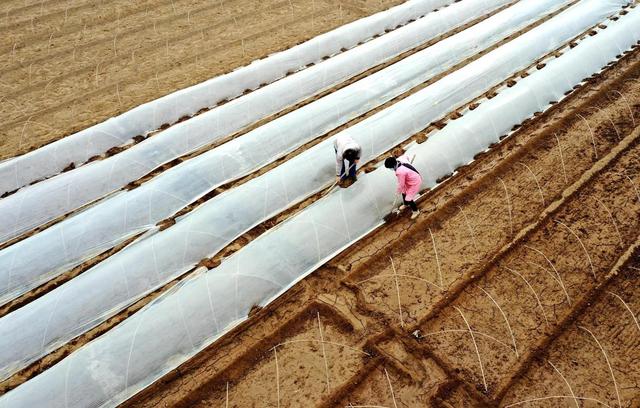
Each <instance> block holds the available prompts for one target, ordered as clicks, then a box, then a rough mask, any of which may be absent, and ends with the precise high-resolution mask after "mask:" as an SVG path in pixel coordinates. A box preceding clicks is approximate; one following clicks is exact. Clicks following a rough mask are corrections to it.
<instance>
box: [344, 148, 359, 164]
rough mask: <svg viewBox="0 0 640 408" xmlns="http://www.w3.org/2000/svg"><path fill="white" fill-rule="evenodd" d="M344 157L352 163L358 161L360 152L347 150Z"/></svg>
mask: <svg viewBox="0 0 640 408" xmlns="http://www.w3.org/2000/svg"><path fill="white" fill-rule="evenodd" d="M342 157H344V158H345V159H346V160H349V161H350V162H353V161H356V160H358V152H356V151H355V150H352V149H347V150H345V151H344V153H342Z"/></svg>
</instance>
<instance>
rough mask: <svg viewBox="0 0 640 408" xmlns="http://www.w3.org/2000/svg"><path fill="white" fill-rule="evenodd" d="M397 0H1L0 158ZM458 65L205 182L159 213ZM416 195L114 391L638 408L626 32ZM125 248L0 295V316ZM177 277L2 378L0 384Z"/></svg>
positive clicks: (248, 403) (638, 238)
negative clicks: (288, 284)
mask: <svg viewBox="0 0 640 408" xmlns="http://www.w3.org/2000/svg"><path fill="white" fill-rule="evenodd" d="M98 3H99V4H98ZM398 3H400V1H399V0H380V1H379V0H360V1H356V0H351V1H335V0H314V1H312V0H285V1H277V0H265V1H261V2H256V1H250V0H225V1H220V2H218V1H204V0H141V1H136V2H131V1H124V0H105V1H102V2H94V1H89V0H68V1H62V0H43V1H35V0H6V1H4V2H3V3H2V4H1V5H0V32H1V33H3V34H4V35H3V36H1V38H0V53H2V55H3V58H2V59H1V61H0V72H2V77H1V79H0V110H1V113H0V114H1V115H2V118H3V121H2V123H1V124H0V160H1V159H4V158H8V157H12V156H15V155H18V154H21V153H25V152H27V151H30V150H32V149H34V148H37V147H39V146H42V145H45V144H47V143H50V142H52V141H54V140H57V139H59V138H61V137H64V136H66V135H69V134H71V133H73V132H75V131H78V130H81V129H83V128H86V127H87V126H90V125H92V124H95V123H99V122H101V121H103V120H105V119H107V118H109V117H112V116H114V115H117V114H118V113H121V112H124V111H126V110H128V109H130V108H132V107H135V106H137V105H139V104H141V103H144V102H148V101H150V100H153V99H156V98H158V97H160V96H162V95H164V94H167V93H169V92H172V91H175V90H177V89H181V88H184V87H186V86H189V85H193V84H196V83H199V82H202V81H203V80H206V79H208V78H211V77H213V76H215V75H219V74H221V73H224V72H229V71H231V70H233V69H235V68H237V67H239V66H242V65H245V64H247V63H249V62H250V61H252V60H255V59H258V58H263V57H265V56H267V55H269V54H271V53H273V52H275V51H278V50H282V49H286V48H289V47H291V46H293V45H295V44H297V43H300V42H302V41H304V40H306V39H309V38H312V37H314V36H316V35H318V34H320V33H322V32H325V31H328V30H330V29H332V28H335V27H338V26H340V25H343V24H345V23H347V22H350V21H353V20H356V19H358V18H361V17H363V16H366V15H369V14H372V13H375V12H378V11H381V10H384V9H386V8H388V7H390V6H392V5H395V4H398ZM464 28H465V27H460V28H459V29H457V30H456V31H453V32H450V33H446V34H443V36H442V37H441V38H438V39H436V40H434V42H435V41H437V40H440V39H442V38H446V37H447V36H449V35H452V34H454V33H455V32H459V31H461V30H463V29H464ZM528 29H529V28H528ZM525 31H526V30H525ZM518 34H520V33H518ZM506 41H507V40H505V41H503V42H501V43H500V44H497V45H496V46H495V47H493V48H496V47H498V46H499V45H501V44H504V43H505V42H506ZM427 45H428V44H425V46H423V47H421V48H420V49H422V48H425V47H426V46H427ZM418 50H419V49H416V50H412V51H410V52H408V53H406V54H404V55H402V56H400V57H398V58H397V59H395V60H393V61H390V62H388V63H387V64H384V65H380V66H378V67H375V68H373V69H372V70H370V71H367V72H365V73H363V74H361V75H360V76H358V77H357V78H353V79H351V80H350V81H349V82H348V83H352V82H354V81H356V80H357V79H360V78H362V77H366V76H368V75H371V73H373V72H376V71H378V70H380V69H382V68H384V67H385V66H388V65H390V64H392V63H393V62H395V61H398V60H400V59H402V58H404V57H406V56H407V55H410V54H412V53H414V52H417V51H418ZM488 51H489V50H487V52H488ZM480 55H481V54H480ZM552 56H559V55H552ZM478 57H479V55H476V56H474V57H473V58H471V59H469V60H467V61H464V62H463V63H461V64H460V66H463V65H466V64H468V63H469V62H470V61H471V60H473V59H475V58H478ZM536 65H538V68H539V69H541V70H542V69H544V68H545V67H544V64H540V61H536V62H535V63H534V64H533V65H532V66H533V67H535V66H536ZM457 68H458V67H454V68H453V69H451V70H450V71H448V72H446V73H443V74H442V75H441V76H439V77H437V78H433V79H432V80H430V81H429V82H427V83H424V84H421V85H420V86H418V87H416V88H414V89H412V90H411V91H409V92H407V93H405V94H403V95H401V96H400V97H398V98H396V99H394V100H393V101H390V102H388V103H387V104H385V105H383V106H381V107H379V108H377V109H376V110H374V111H371V112H369V113H367V114H366V115H363V116H361V117H359V118H357V119H354V120H352V121H350V122H349V123H347V124H345V125H343V126H341V127H340V128H337V129H334V130H332V131H331V132H329V133H327V134H326V135H323V136H322V137H321V138H318V139H316V140H314V141H313V142H311V143H308V144H306V145H305V146H303V147H301V148H299V149H297V150H296V151H294V152H292V153H290V154H289V155H287V156H286V157H284V158H282V159H280V160H278V161H277V162H275V163H273V164H270V165H268V166H266V167H264V168H263V169H261V170H259V171H256V172H253V173H251V174H250V175H249V176H247V177H244V178H242V179H240V180H237V181H234V182H233V183H230V184H228V185H225V186H222V187H220V188H218V189H216V190H215V191H214V192H212V193H210V194H207V195H205V196H204V197H202V198H201V199H200V200H199V201H198V202H196V203H193V204H191V205H189V206H187V207H186V208H185V209H184V210H182V211H181V212H180V213H179V214H178V215H177V216H176V217H178V216H182V215H185V214H187V213H189V212H190V211H192V210H193V209H194V208H196V207H197V206H198V205H200V204H202V203H204V202H206V201H207V200H209V199H211V198H212V197H214V196H216V195H218V194H220V193H222V192H224V191H226V190H228V189H231V188H234V187H235V186H238V185H241V184H243V183H245V182H246V181H247V180H249V179H251V178H254V177H256V176H259V175H260V174H263V173H264V172H265V171H267V170H269V169H272V168H274V167H275V166H277V165H279V164H281V163H282V162H284V161H286V160H288V159H289V158H291V157H294V156H296V155H297V154H299V153H300V152H301V151H303V150H305V149H307V148H309V147H310V146H313V145H315V144H316V143H318V142H319V141H321V140H324V139H325V138H326V137H329V136H331V135H333V134H335V133H337V132H338V131H340V130H342V129H344V128H347V127H350V126H353V125H354V124H355V123H357V122H359V121H361V120H363V119H365V118H367V117H369V116H371V115H372V114H373V113H375V112H377V111H379V110H381V109H383V108H385V107H387V106H391V105H392V104H394V103H396V102H397V101H398V100H401V99H403V98H405V97H407V96H409V95H411V94H413V93H415V92H417V91H418V90H420V89H422V88H424V87H425V86H427V85H429V84H431V83H433V82H435V81H436V80H438V79H439V78H441V77H443V76H445V75H446V74H448V73H450V72H453V71H454V70H455V69H457ZM519 79H520V75H516V76H514V77H512V78H508V79H507V80H505V81H504V82H503V83H502V84H501V85H499V86H496V87H495V88H494V89H492V90H491V91H489V92H487V93H486V94H485V95H484V96H483V97H481V98H478V99H477V100H475V101H473V102H472V103H469V104H468V105H466V106H462V107H460V108H459V109H458V110H457V112H456V113H454V114H452V115H450V116H449V117H447V118H443V120H442V121H440V122H439V123H434V124H433V125H432V126H431V127H430V128H428V129H426V130H425V131H424V132H421V133H420V134H417V135H415V136H414V137H413V139H412V140H414V141H421V140H424V139H425V138H427V137H429V133H430V132H431V131H432V130H434V129H436V128H441V127H443V126H446V125H447V124H448V123H451V122H452V121H455V120H457V119H458V118H459V117H460V116H461V115H462V116H463V115H464V114H465V113H467V112H469V109H475V108H476V107H477V104H478V103H482V102H483V101H484V100H486V99H487V98H492V97H493V96H494V95H495V92H498V93H499V92H500V90H501V89H504V88H505V87H507V86H509V87H510V86H513V83H514V81H515V82H517V80H519ZM345 85H346V84H341V85H340V86H339V87H336V88H333V89H330V90H326V91H325V92H324V93H323V94H322V95H326V94H329V93H331V92H334V91H335V90H336V89H339V88H341V87H343V86H345ZM322 95H316V96H314V97H313V98H310V99H309V100H306V101H304V102H303V103H301V104H299V105H297V106H295V107H292V108H290V109H289V110H288V111H291V110H293V109H296V108H297V107H299V106H302V105H304V104H307V103H310V102H312V101H314V100H317V99H318V98H320V97H321V96H322ZM283 113H284V112H283ZM283 113H280V114H279V115H282V114H283ZM279 115H276V116H279ZM274 117H275V116H274ZM272 119H273V117H271V118H266V119H265V122H266V121H269V120H272ZM255 126H257V124H256V125H255ZM255 126H254V127H255ZM242 133H246V131H243V132H242ZM27 135H28V136H27ZM237 136H238V135H233V137H237ZM404 146H406V144H403V146H400V147H396V149H399V148H401V147H404ZM213 147H215V146H207V147H206V148H203V149H201V150H200V151H198V152H196V153H193V154H190V155H189V156H185V157H182V158H180V159H179V160H177V161H175V162H172V163H169V164H167V165H165V166H163V167H162V168H160V169H158V170H156V171H154V172H153V173H151V174H149V175H148V176H145V177H144V178H142V179H140V180H137V181H136V182H134V183H132V184H131V185H129V186H128V187H127V188H129V189H134V188H136V187H137V186H139V185H141V184H143V183H145V182H146V181H148V180H150V179H151V178H153V177H155V176H156V175H158V174H161V173H162V172H164V171H166V170H167V169H169V168H171V167H173V166H175V165H176V164H178V163H180V162H181V161H184V160H188V159H189V158H191V157H195V156H198V155H199V154H202V152H204V151H208V150H210V149H211V148H213ZM117 153H118V151H116V152H113V154H117ZM320 198H321V197H320V195H315V196H313V197H310V198H308V199H307V200H305V201H304V202H302V203H300V204H298V205H296V206H295V207H294V208H291V209H289V210H287V211H285V212H283V213H281V214H279V215H277V216H276V217H274V218H272V219H270V220H268V221H266V222H264V223H262V224H260V225H259V226H257V227H255V228H253V229H252V230H251V231H249V232H247V233H246V234H244V235H243V236H242V237H240V238H238V239H237V240H236V241H235V242H233V243H232V244H231V245H229V246H228V247H227V248H225V250H223V251H222V252H221V253H219V254H217V255H216V256H214V257H213V258H211V259H203V260H202V262H201V265H202V266H205V267H209V268H211V267H214V266H216V265H217V264H218V263H219V262H220V261H221V260H222V259H223V258H224V257H227V256H229V255H230V254H232V253H234V252H236V251H238V250H239V249H241V248H242V247H243V246H245V245H246V244H247V243H248V242H251V241H252V240H254V239H256V238H257V237H258V236H260V235H261V234H262V233H264V232H265V231H268V230H269V229H270V228H272V227H273V226H274V225H276V224H277V223H279V222H281V221H283V220H286V219H288V218H289V217H291V216H292V215H293V214H295V213H296V212H298V211H300V210H301V209H304V208H305V207H307V206H309V205H310V204H312V203H314V202H316V201H317V200H318V199H320ZM419 206H420V207H421V209H422V212H423V214H422V215H421V216H420V217H419V218H418V219H417V220H416V221H410V220H408V217H400V218H396V219H393V220H391V221H390V222H388V223H386V224H385V225H384V226H383V227H381V228H379V229H378V230H376V231H375V232H374V233H371V234H369V235H368V236H366V237H365V238H364V239H362V240H361V241H359V242H358V243H357V244H355V245H353V246H351V247H350V248H348V249H347V250H345V251H343V252H342V253H340V254H339V255H337V256H336V257H335V258H333V259H332V260H331V261H330V262H328V263H326V264H325V265H323V266H322V267H321V268H319V269H318V270H317V271H316V272H314V273H313V274H311V275H310V276H309V277H307V278H306V279H304V280H302V281H300V282H299V283H297V284H296V285H295V286H294V287H293V288H291V289H290V290H289V291H288V292H287V293H286V294H284V295H283V296H281V297H280V298H278V299H277V300H276V301H275V302H273V303H272V304H270V305H269V306H267V307H265V308H263V309H257V310H255V311H254V313H253V314H252V316H251V318H250V319H249V320H248V321H246V322H244V323H242V324H241V325H239V326H237V327H236V328H234V329H233V330H232V331H231V332H230V333H228V334H227V335H225V336H224V337H223V338H221V339H220V340H219V341H217V342H215V343H214V344H212V345H211V346H209V347H208V348H206V349H205V350H204V351H202V352H201V353H199V354H198V355H197V356H196V357H195V358H193V359H191V360H190V361H188V362H186V363H184V364H182V365H181V366H180V367H178V368H177V369H175V370H174V371H172V372H171V373H169V374H168V375H166V376H164V377H163V378H162V379H160V380H159V381H157V382H156V383H155V384H153V385H152V386H151V387H149V388H147V389H146V390H144V391H142V392H141V393H139V394H138V395H136V396H135V397H134V398H132V399H130V400H129V401H127V402H126V403H124V404H123V405H124V406H128V407H149V408H151V407H225V408H226V407H238V408H240V407H242V408H244V407H274V408H275V407H278V408H279V407H283V408H284V407H347V408H348V407H353V408H355V407H362V408H364V407H372V408H373V407H379V408H381V407H383V408H400V407H425V406H434V407H478V406H491V407H494V406H496V407H497V406H500V407H520V406H521V407H572V406H575V407H596V406H605V407H618V406H619V407H628V408H631V407H640V322H639V319H640V287H639V286H638V282H640V48H638V47H636V48H635V49H634V50H633V51H631V52H628V53H625V54H624V55H622V56H621V58H620V59H619V60H618V61H617V62H616V63H615V64H610V66H609V67H608V68H607V69H606V70H604V71H603V72H602V73H600V74H598V75H594V76H593V77H591V78H590V79H589V80H588V81H586V82H585V83H584V84H583V85H581V86H580V87H577V88H576V89H575V91H574V92H573V93H572V94H571V95H570V96H569V97H567V98H566V99H564V100H563V101H562V102H561V103H557V104H554V106H553V107H552V108H551V109H549V110H548V111H547V112H544V113H540V114H537V115H536V116H535V117H533V118H531V119H529V120H527V121H526V122H525V123H523V124H522V125H521V126H519V127H518V129H517V131H516V132H515V133H513V134H511V135H510V136H509V137H508V138H505V139H504V140H502V141H501V142H500V143H498V144H495V145H494V146H492V148H491V149H489V150H488V151H487V152H484V153H482V154H480V155H478V156H477V157H476V160H475V161H474V162H473V163H471V164H470V165H467V166H465V167H463V168H461V169H459V171H458V172H456V173H455V174H454V175H452V176H451V177H449V178H448V179H447V180H446V181H445V182H444V183H442V184H441V185H439V187H438V188H436V189H434V190H431V191H428V192H426V193H425V194H423V196H422V197H421V199H420V202H419ZM71 215H73V213H72V214H66V215H65V216H64V217H63V218H61V219H58V220H55V221H53V222H51V223H49V224H48V225H53V224H55V223H57V222H60V221H61V220H62V219H64V218H66V217H68V216H71ZM176 217H171V218H170V219H166V220H164V221H163V222H162V223H160V226H161V227H162V228H166V227H167V226H169V225H172V224H174V223H175V222H176V221H175V219H176ZM41 229H42V228H41ZM39 230H40V229H38V230H34V231H31V232H29V233H28V234H25V235H24V236H21V237H19V238H17V239H15V240H13V241H11V242H8V243H5V244H3V245H0V249H2V248H6V247H8V246H9V245H12V244H15V243H16V242H19V241H21V240H23V239H25V238H27V237H28V236H30V235H33V234H35V233H37V232H38V231H39ZM128 242H130V241H128ZM128 242H127V243H128ZM127 243H125V244H121V245H119V246H117V247H115V248H113V249H112V250H109V251H107V252H105V253H103V254H100V255H99V256H97V257H94V258H92V259H90V260H87V261H86V262H85V263H83V264H82V265H80V266H79V267H76V268H74V269H72V270H69V271H67V272H66V273H63V274H61V275H60V276H58V277H56V278H55V279H53V280H51V281H50V282H48V283H46V284H45V285H43V286H40V287H38V288H36V289H34V290H32V291H30V292H29V293H26V294H24V295H22V296H20V297H19V298H17V299H14V300H13V301H11V302H9V303H7V304H6V305H3V306H1V307H0V317H2V316H6V315H7V314H9V313H11V312H12V311H15V310H17V309H19V308H20V307H23V306H24V305H26V304H29V303H30V302H31V301H33V300H34V299H37V298H39V297H41V296H43V295H46V294H47V293H48V292H50V291H51V290H53V289H54V288H56V287H57V286H59V285H62V284H64V283H65V282H67V281H69V280H71V279H73V278H74V277H76V276H78V275H80V274H82V273H83V272H85V271H86V270H88V269H89V268H90V267H91V266H93V265H96V264H98V263H99V262H101V261H102V260H104V259H106V258H108V257H110V256H112V255H113V254H115V253H117V252H118V251H121V250H122V249H123V248H124V247H125V246H126V244H127ZM178 281H179V279H178V280H176V281H174V282H172V283H170V284H168V285H165V286H164V287H162V288H161V289H158V290H157V291H155V292H154V293H152V294H150V295H148V296H146V297H145V298H143V299H142V300H140V301H138V302H137V303H135V304H134V305H132V306H130V307H129V308H127V309H126V310H124V311H121V312H120V313H118V314H116V315H115V316H113V317H111V318H110V319H109V320H107V321H106V322H104V323H102V324H101V325H99V326H97V327H95V328H93V329H91V330H90V331H88V332H87V333H85V334H83V335H81V336H79V337H77V338H76V339H74V340H73V341H72V342H70V343H68V344H66V345H64V346H62V347H60V348H59V349H57V350H55V351H54V352H52V353H51V354H49V355H48V356H46V357H44V358H42V359H40V360H38V361H37V362H36V363H34V364H32V365H30V366H29V367H27V368H25V369H23V370H22V371H20V372H18V373H16V374H15V375H13V376H12V377H10V378H8V379H7V380H5V381H4V382H0V394H1V393H5V392H8V391H10V390H12V389H14V388H15V387H17V386H19V385H20V384H22V383H24V382H25V381H27V380H28V379H30V378H32V377H34V376H36V375H38V374H39V373H41V372H43V371H44V370H46V369H47V368H49V367H51V366H52V365H53V364H55V363H57V362H59V361H61V360H62V359H63V358H64V357H66V356H67V355H69V354H70V353H71V352H73V351H75V350H77V349H79V348H80V347H82V346H83V345H85V344H87V343H88V342H90V341H92V340H94V339H96V338H97V337H99V336H100V335H101V334H104V333H105V332H107V331H109V330H110V329H111V328H113V327H114V326H115V325H117V324H118V323H120V322H122V321H123V320H125V319H126V318H127V317H129V316H131V315H132V314H133V313H135V312H136V311H138V310H140V309H141V308H142V307H144V306H145V305H147V304H149V302H151V301H152V300H153V299H155V298H156V297H157V296H159V295H160V294H162V293H165V292H166V291H168V290H169V289H170V288H171V287H172V286H173V285H175V284H176V283H177V282H178Z"/></svg>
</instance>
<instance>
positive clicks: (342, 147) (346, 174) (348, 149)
mask: <svg viewBox="0 0 640 408" xmlns="http://www.w3.org/2000/svg"><path fill="white" fill-rule="evenodd" d="M333 149H334V150H335V152H336V183H339V182H340V181H342V180H345V179H347V178H349V179H351V180H352V181H356V180H357V177H356V165H357V164H358V162H359V161H360V153H361V152H362V149H361V148H360V145H359V144H358V143H356V141H355V140H353V139H352V138H351V137H349V136H348V135H345V134H339V135H338V137H336V139H335V140H334V142H333ZM345 161H346V162H347V164H345Z"/></svg>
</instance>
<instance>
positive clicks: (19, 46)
mask: <svg viewBox="0 0 640 408" xmlns="http://www.w3.org/2000/svg"><path fill="white" fill-rule="evenodd" d="M400 2H401V1H400V0H376V1H358V0H352V1H334V0H267V1H261V2H258V3H256V2H255V1H251V0H225V1H215V2H212V1H204V0H144V1H135V2H131V1H128V0H112V1H106V2H93V1H88V0H71V1H65V2H62V1H52V0H50V1H33V2H23V1H5V2H3V3H2V4H1V5H0V32H1V33H2V34H3V35H2V36H0V54H1V55H2V58H0V71H1V72H2V79H0V102H1V103H0V115H2V119H3V120H2V123H1V124H0V160H2V159H6V158H8V157H12V156H15V155H17V154H22V153H26V152H28V151H30V150H32V149H34V148H37V147H40V146H42V145H45V144H47V143H50V142H52V141H54V140H57V139H59V138H61V137H64V136H67V135H69V134H72V133H74V132H77V131H79V130H82V129H84V128H87V127H89V126H91V125H94V124H96V123H100V122H102V121H104V120H106V119H108V118H110V117H112V116H116V115H117V114H119V113H122V112H125V111H127V110H129V109H131V108H133V107H135V106H138V105H140V104H142V103H145V102H149V101H151V100H154V99H157V98H159V97H161V96H163V95H166V94H168V93H171V92H174V91H176V90H179V89H182V88H185V87H188V86H191V85H195V84H198V83H200V82H203V81H205V80H207V79H209V78H212V77H214V76H216V75H220V74H222V73H225V72H229V71H232V70H233V69H235V68H238V67H240V66H243V65H246V64H248V63H250V62H251V61H253V60H256V59H260V58H264V57H266V56H268V55H269V54H272V53H274V52H277V51H281V50H284V49H287V48H290V47H292V46H294V45H296V44H298V43H300V42H303V41H305V40H308V39H310V38H313V37H315V36H317V35H319V34H321V33H324V32H326V31H329V30H332V29H334V28H336V27H338V26H341V25H344V24H346V23H348V22H351V21H354V20H356V19H359V18H362V17H365V16H367V15H370V14H374V13H376V12H378V11H382V10H385V9H387V8H388V7H391V6H392V5H395V4H398V3H400Z"/></svg>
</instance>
